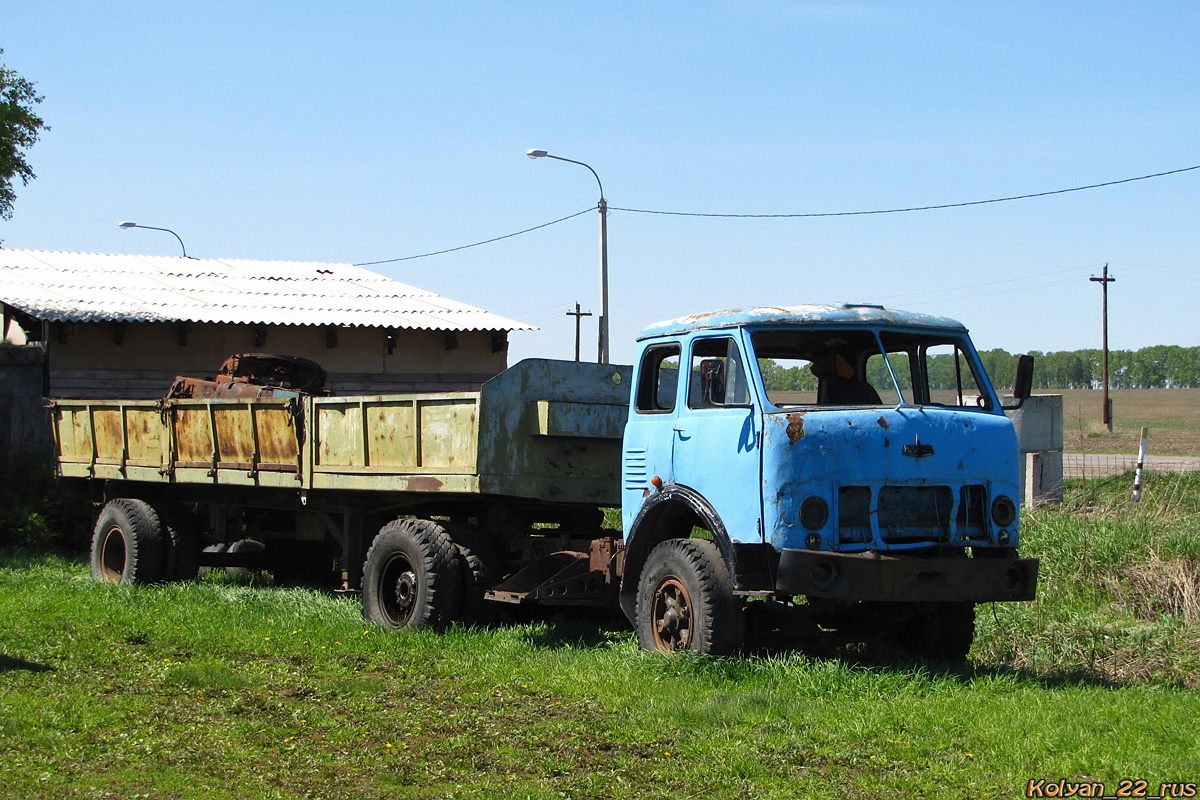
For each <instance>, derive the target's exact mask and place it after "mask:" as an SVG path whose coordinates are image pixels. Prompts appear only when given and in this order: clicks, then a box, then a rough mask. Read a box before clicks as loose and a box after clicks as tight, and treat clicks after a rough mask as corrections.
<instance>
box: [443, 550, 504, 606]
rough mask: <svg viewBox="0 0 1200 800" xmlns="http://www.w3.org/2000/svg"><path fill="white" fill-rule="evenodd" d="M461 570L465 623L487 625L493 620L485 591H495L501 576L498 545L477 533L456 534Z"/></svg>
mask: <svg viewBox="0 0 1200 800" xmlns="http://www.w3.org/2000/svg"><path fill="white" fill-rule="evenodd" d="M453 537H454V545H455V547H456V548H457V549H458V556H459V559H460V562H459V567H460V569H461V571H462V584H463V591H462V598H463V602H462V614H461V618H462V621H463V622H465V623H467V624H486V623H488V622H491V621H492V617H493V615H492V614H491V613H489V612H490V611H491V608H490V606H491V605H492V604H490V603H488V601H487V600H485V599H484V596H483V595H484V592H486V591H487V590H488V589H490V588H492V586H493V585H495V583H496V582H497V580H498V578H499V575H498V574H497V567H498V565H499V561H500V557H499V554H498V553H497V552H496V546H495V544H493V543H492V542H490V541H488V539H487V538H485V537H484V536H483V535H482V534H480V533H478V532H475V531H460V530H454V531H453Z"/></svg>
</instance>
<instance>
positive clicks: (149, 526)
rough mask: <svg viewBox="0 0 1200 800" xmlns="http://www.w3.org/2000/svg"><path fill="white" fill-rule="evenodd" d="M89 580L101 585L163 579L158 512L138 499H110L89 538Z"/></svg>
mask: <svg viewBox="0 0 1200 800" xmlns="http://www.w3.org/2000/svg"><path fill="white" fill-rule="evenodd" d="M91 562H92V578H93V579H95V580H97V581H100V582H101V583H115V584H129V583H153V582H154V581H157V580H158V579H159V578H161V577H162V569H163V532H162V522H161V521H160V520H159V518H158V513H157V512H155V510H154V509H153V508H152V507H151V506H150V505H149V504H148V503H145V502H143V501H141V500H133V499H131V498H126V497H121V498H117V499H116V500H109V501H108V502H107V503H105V505H104V508H103V509H101V511H100V516H99V517H98V518H97V519H96V528H95V532H94V533H93V535H92V554H91Z"/></svg>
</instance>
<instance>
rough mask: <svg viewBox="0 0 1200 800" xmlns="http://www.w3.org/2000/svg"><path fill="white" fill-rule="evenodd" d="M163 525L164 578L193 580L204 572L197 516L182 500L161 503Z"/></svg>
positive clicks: (167, 579) (160, 514)
mask: <svg viewBox="0 0 1200 800" xmlns="http://www.w3.org/2000/svg"><path fill="white" fill-rule="evenodd" d="M156 510H157V511H158V517H159V519H160V520H161V521H162V526H163V533H164V536H163V580H165V581H190V580H193V579H194V578H195V577H196V575H197V574H198V573H199V572H200V567H199V560H200V533H199V530H198V528H199V525H198V524H197V522H196V515H195V514H193V513H192V512H191V511H189V510H188V509H187V508H185V507H184V506H182V505H180V504H178V503H169V504H166V505H162V506H158V507H157V509H156Z"/></svg>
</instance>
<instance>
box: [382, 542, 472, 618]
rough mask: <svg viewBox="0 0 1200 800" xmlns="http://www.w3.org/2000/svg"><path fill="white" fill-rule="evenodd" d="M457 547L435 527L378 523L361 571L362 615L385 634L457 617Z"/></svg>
mask: <svg viewBox="0 0 1200 800" xmlns="http://www.w3.org/2000/svg"><path fill="white" fill-rule="evenodd" d="M462 593H463V590H462V567H461V565H460V562H459V553H458V549H457V548H456V547H455V545H454V542H453V541H452V540H451V539H450V536H449V535H447V533H446V531H445V530H443V529H442V527H441V526H440V525H438V524H437V523H436V522H433V521H432V520H427V519H398V520H394V521H392V522H389V523H388V524H386V525H384V526H383V527H382V528H381V529H380V531H379V533H378V535H376V537H375V540H374V541H373V542H372V543H371V547H370V549H369V550H367V560H366V564H365V566H364V568H363V583H362V604H363V616H364V617H365V618H367V619H368V620H370V621H371V622H374V623H376V624H378V625H382V626H383V627H385V628H388V629H389V630H395V629H397V628H403V627H408V628H431V627H432V628H438V627H444V626H446V625H449V624H450V623H452V622H454V621H455V620H456V619H458V617H459V615H460V614H461V613H462V604H463V596H462Z"/></svg>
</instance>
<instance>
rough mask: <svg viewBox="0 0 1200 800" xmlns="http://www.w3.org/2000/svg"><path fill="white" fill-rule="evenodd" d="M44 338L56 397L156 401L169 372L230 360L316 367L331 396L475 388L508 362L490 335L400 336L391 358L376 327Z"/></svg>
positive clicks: (159, 325)
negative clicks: (255, 356) (264, 359)
mask: <svg viewBox="0 0 1200 800" xmlns="http://www.w3.org/2000/svg"><path fill="white" fill-rule="evenodd" d="M256 333H257V334H258V335H260V336H261V335H262V334H264V333H265V341H261V343H256ZM49 339H50V342H49V351H50V394H51V396H53V397H128V398H155V397H161V396H162V395H163V393H164V392H166V390H167V387H168V386H170V384H171V381H172V380H173V379H174V378H175V376H176V375H187V376H191V377H209V376H212V375H213V374H214V373H215V372H216V371H217V369H218V368H219V367H220V365H221V362H222V361H224V360H225V359H226V358H227V357H229V356H231V355H233V354H235V353H280V354H284V355H292V356H301V357H303V358H308V359H311V360H313V361H316V362H317V363H318V364H320V365H321V366H322V367H324V368H325V370H326V371H327V372H328V373H329V387H330V388H331V389H332V390H333V391H334V392H335V393H337V394H391V393H396V392H414V391H473V390H476V389H478V388H479V386H480V385H481V384H482V383H483V382H484V381H485V380H487V379H488V378H491V377H492V376H494V375H496V374H498V373H500V372H502V371H503V370H504V369H505V368H506V367H507V365H508V354H507V345H506V338H505V335H504V334H503V333H502V332H500V333H493V332H491V331H472V332H461V333H457V334H447V333H446V332H444V331H421V330H399V331H395V332H394V340H393V341H392V342H391V350H392V352H391V353H390V354H389V353H388V348H389V339H388V332H387V331H386V330H384V329H381V328H336V329H326V328H324V327H320V326H301V325H271V326H258V327H257V328H256V326H253V325H226V324H215V323H190V324H181V323H174V322H147V323H137V322H134V323H125V324H120V323H113V322H88V323H84V322H80V323H52V324H51V325H50V329H49ZM448 346H449V349H448Z"/></svg>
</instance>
